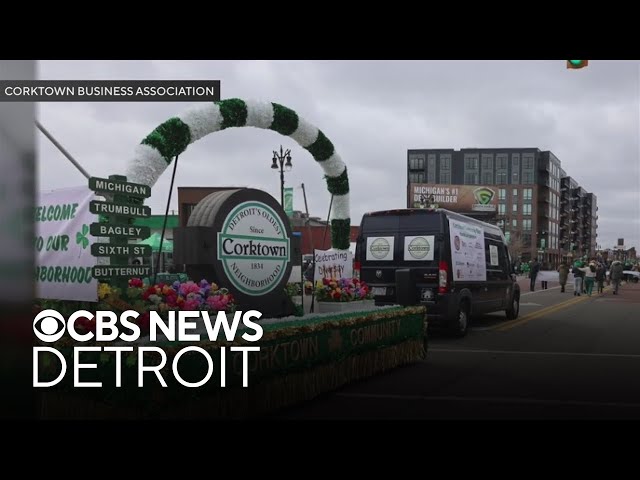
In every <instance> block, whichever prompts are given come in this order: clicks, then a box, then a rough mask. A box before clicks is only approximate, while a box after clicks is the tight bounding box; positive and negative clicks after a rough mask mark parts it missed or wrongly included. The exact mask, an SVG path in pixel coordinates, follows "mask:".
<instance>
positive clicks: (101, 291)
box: [98, 283, 112, 300]
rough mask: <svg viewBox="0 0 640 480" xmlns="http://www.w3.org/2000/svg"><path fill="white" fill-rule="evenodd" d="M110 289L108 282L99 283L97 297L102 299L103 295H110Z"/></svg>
mask: <svg viewBox="0 0 640 480" xmlns="http://www.w3.org/2000/svg"><path fill="white" fill-rule="evenodd" d="M111 293H112V290H111V287H110V286H109V284H108V283H101V284H100V285H99V286H98V298H99V299H101V300H102V299H103V298H104V297H107V296H109V295H111Z"/></svg>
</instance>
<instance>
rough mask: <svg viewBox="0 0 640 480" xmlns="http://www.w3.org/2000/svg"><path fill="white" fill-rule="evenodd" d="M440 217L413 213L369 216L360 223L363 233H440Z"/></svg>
mask: <svg viewBox="0 0 640 480" xmlns="http://www.w3.org/2000/svg"><path fill="white" fill-rule="evenodd" d="M441 218H442V216H441V215H440V214H439V213H432V214H429V213H414V214H407V215H371V216H366V217H364V219H363V221H362V230H363V233H364V232H366V231H369V232H397V231H407V230H415V231H419V232H422V231H426V232H440V230H441V228H442V222H441Z"/></svg>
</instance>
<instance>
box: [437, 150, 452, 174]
mask: <svg viewBox="0 0 640 480" xmlns="http://www.w3.org/2000/svg"><path fill="white" fill-rule="evenodd" d="M440 170H441V171H442V170H451V155H449V154H448V153H447V154H442V155H440Z"/></svg>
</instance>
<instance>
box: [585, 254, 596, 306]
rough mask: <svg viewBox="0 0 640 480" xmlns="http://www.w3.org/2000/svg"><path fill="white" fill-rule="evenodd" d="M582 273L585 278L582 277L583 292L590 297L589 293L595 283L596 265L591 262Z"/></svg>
mask: <svg viewBox="0 0 640 480" xmlns="http://www.w3.org/2000/svg"><path fill="white" fill-rule="evenodd" d="M584 272H585V276H584V285H585V290H586V294H587V295H588V296H589V297H590V296H591V293H592V292H593V285H594V283H595V281H596V264H595V263H593V262H591V263H590V264H589V266H588V267H587V268H586V269H584Z"/></svg>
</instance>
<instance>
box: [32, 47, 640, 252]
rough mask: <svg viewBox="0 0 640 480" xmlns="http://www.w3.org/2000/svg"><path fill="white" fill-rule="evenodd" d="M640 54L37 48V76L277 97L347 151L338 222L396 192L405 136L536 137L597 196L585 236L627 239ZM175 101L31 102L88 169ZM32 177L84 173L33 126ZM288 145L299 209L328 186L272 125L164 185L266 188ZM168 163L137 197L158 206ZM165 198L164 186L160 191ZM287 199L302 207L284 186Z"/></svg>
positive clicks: (96, 170)
mask: <svg viewBox="0 0 640 480" xmlns="http://www.w3.org/2000/svg"><path fill="white" fill-rule="evenodd" d="M639 65H640V63H638V62H636V61H628V62H623V61H595V60H594V61H591V62H590V64H589V66H588V67H587V68H586V69H581V70H567V69H566V68H565V62H564V61H563V60H556V61H117V62H116V61H43V62H41V64H40V78H41V79H48V80H76V79H86V80H173V79H184V80H212V79H219V80H221V91H222V98H231V97H238V98H243V99H250V98H253V99H260V100H267V101H272V102H276V103H280V104H282V105H285V106H288V107H289V108H292V109H293V110H295V111H297V112H298V114H299V115H301V116H303V117H305V118H306V119H307V120H308V121H310V122H311V123H313V124H314V125H316V126H317V127H319V128H320V129H321V130H323V131H324V133H325V134H326V135H327V137H328V138H329V139H330V140H331V141H332V142H333V144H334V145H335V147H336V150H337V152H338V153H339V154H340V155H341V156H342V159H343V160H344V162H345V163H346V164H347V167H348V169H349V181H350V184H351V202H352V203H351V217H352V224H359V222H360V219H361V217H362V214H363V213H364V212H366V211H369V210H380V209H387V208H404V207H405V206H406V182H407V179H406V158H407V149H410V148H456V149H459V148H470V147H481V148H492V147H493V148H499V147H538V148H540V149H542V150H551V151H552V152H553V153H554V154H555V155H556V156H557V157H558V158H559V159H560V160H561V162H562V166H563V168H564V169H565V170H566V171H567V173H568V174H569V175H570V176H572V177H574V178H575V179H577V181H578V182H579V183H580V184H581V185H582V186H583V187H584V188H585V189H586V190H587V191H590V192H594V193H595V194H596V195H597V197H598V205H599V207H600V210H599V216H600V219H599V228H598V243H599V244H601V245H604V246H605V247H610V246H613V245H614V244H615V242H616V239H617V238H625V244H626V245H627V246H632V245H635V246H636V247H640V98H639V96H640V78H639V77H640V68H639ZM189 106H190V104H185V103H41V104H40V107H39V118H40V120H41V122H42V123H43V125H44V126H45V127H46V128H47V129H48V130H49V131H50V132H51V133H52V134H53V135H54V136H55V137H56V138H57V139H58V140H59V141H60V142H61V143H62V144H63V145H64V146H65V148H66V149H67V150H69V152H70V153H71V154H72V155H74V156H75V158H76V159H77V160H78V161H79V162H80V163H81V164H82V165H83V166H84V168H85V169H86V170H88V171H89V173H90V174H91V175H94V176H107V175H110V174H115V173H124V171H125V169H126V165H127V161H128V160H129V159H130V158H131V157H132V153H133V151H134V148H135V146H136V145H137V144H138V143H140V141H141V140H142V138H144V137H145V136H146V135H147V134H148V133H149V132H151V131H152V130H153V129H154V128H155V127H156V126H157V125H158V124H160V123H162V122H163V121H164V120H166V119H168V118H170V117H171V116H173V115H175V114H178V113H180V112H182V111H183V110H185V109H186V108H188V107H189ZM38 138H39V181H40V189H42V190H49V189H55V188H62V187H71V186H76V185H81V184H84V183H85V179H84V177H83V176H82V175H81V174H80V173H79V172H78V171H77V170H76V169H75V168H74V167H73V166H72V165H71V163H69V162H68V160H67V159H66V158H65V157H64V156H63V155H62V154H61V153H60V152H59V151H58V150H57V149H56V148H55V147H54V146H53V145H52V144H51V143H50V142H49V141H48V140H47V139H46V138H44V137H43V136H42V135H40V134H38ZM281 144H282V145H283V147H285V148H290V149H291V150H292V157H293V165H294V167H293V170H292V171H291V172H289V173H287V174H286V178H285V181H286V184H287V186H299V185H300V184H301V183H302V182H304V184H305V187H306V190H307V199H308V203H309V210H310V213H311V215H312V216H319V217H323V218H324V217H326V216H327V213H328V207H329V201H330V195H329V193H328V192H327V190H326V184H325V182H324V180H323V174H322V169H321V168H320V166H319V165H317V164H316V163H315V162H314V160H313V158H312V157H311V154H310V153H308V152H307V151H306V150H304V149H303V148H302V147H300V146H298V144H297V143H296V142H295V141H294V140H292V139H289V138H288V137H283V136H280V135H279V134H277V133H275V132H272V131H265V130H258V129H254V128H235V129H230V130H225V131H222V132H217V133H214V134H211V135H209V136H207V137H205V138H203V139H201V140H199V141H198V142H197V143H195V144H193V145H191V146H189V148H188V149H187V151H186V152H185V153H184V154H183V155H182V156H181V157H180V159H179V165H178V171H177V175H176V186H220V185H226V186H229V185H232V186H250V187H254V188H259V189H262V190H265V191H267V192H269V193H271V194H272V195H273V196H274V197H276V198H278V199H279V197H280V187H279V176H278V174H277V173H275V172H274V171H272V170H271V169H270V166H271V157H272V151H273V150H274V149H279V147H280V145H281ZM170 180H171V169H167V171H166V172H165V173H164V174H163V176H162V177H161V178H160V180H159V181H158V182H157V183H156V185H155V186H154V189H153V197H152V198H151V200H150V202H148V204H150V205H151V207H152V209H153V211H154V213H164V209H165V205H166V200H167V195H168V190H169V185H170ZM171 208H173V209H176V208H177V191H174V194H173V199H172V207H171ZM294 208H295V209H296V210H303V209H304V202H303V197H302V190H301V189H299V188H297V189H296V190H295V196H294Z"/></svg>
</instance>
